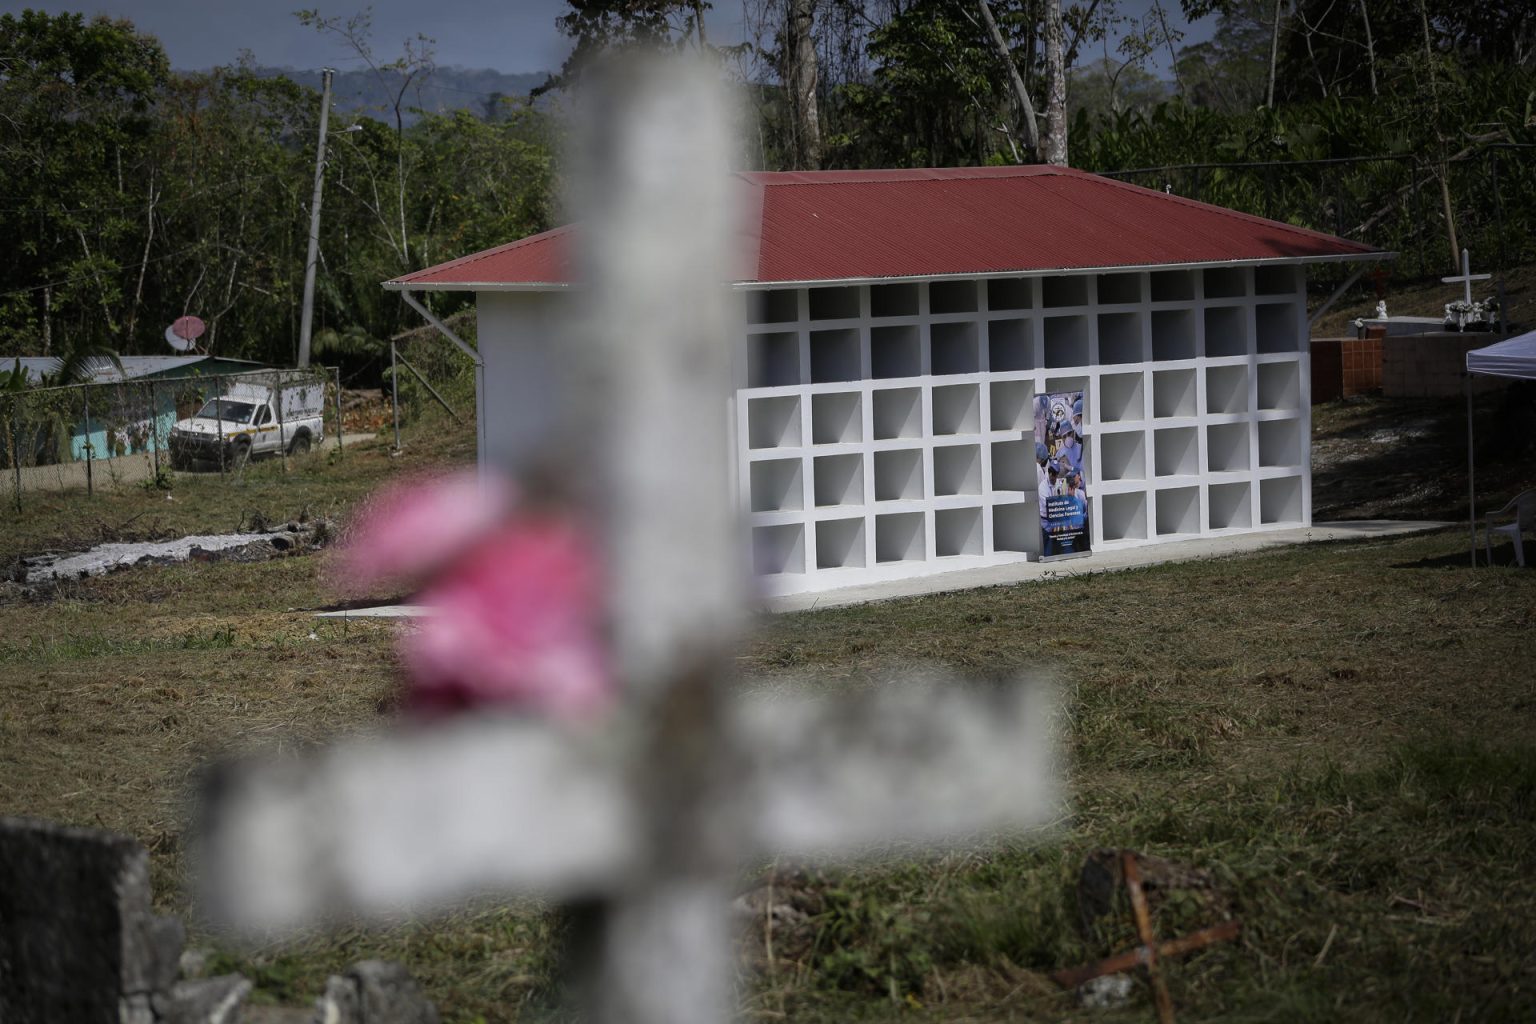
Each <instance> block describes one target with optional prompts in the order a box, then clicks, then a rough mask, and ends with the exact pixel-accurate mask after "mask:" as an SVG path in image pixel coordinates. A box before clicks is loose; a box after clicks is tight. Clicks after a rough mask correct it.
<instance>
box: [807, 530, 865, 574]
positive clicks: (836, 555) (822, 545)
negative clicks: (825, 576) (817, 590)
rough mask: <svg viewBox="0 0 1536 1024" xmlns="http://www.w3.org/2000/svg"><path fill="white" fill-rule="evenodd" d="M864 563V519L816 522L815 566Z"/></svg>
mask: <svg viewBox="0 0 1536 1024" xmlns="http://www.w3.org/2000/svg"><path fill="white" fill-rule="evenodd" d="M863 564H864V520H863V519H862V518H860V519H824V520H822V521H821V522H819V523H817V524H816V568H818V569H842V568H846V567H856V566H862V565H863Z"/></svg>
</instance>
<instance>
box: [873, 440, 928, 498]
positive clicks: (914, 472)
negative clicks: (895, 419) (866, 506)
mask: <svg viewBox="0 0 1536 1024" xmlns="http://www.w3.org/2000/svg"><path fill="white" fill-rule="evenodd" d="M922 496H923V452H922V449H920V448H900V449H896V450H894V451H882V452H875V500H876V501H917V500H919V499H920V498H922Z"/></svg>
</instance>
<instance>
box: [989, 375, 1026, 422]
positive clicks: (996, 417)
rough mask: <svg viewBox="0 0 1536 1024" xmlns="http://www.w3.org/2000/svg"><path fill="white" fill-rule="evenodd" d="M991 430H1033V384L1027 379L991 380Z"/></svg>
mask: <svg viewBox="0 0 1536 1024" xmlns="http://www.w3.org/2000/svg"><path fill="white" fill-rule="evenodd" d="M991 387H992V403H991V405H992V416H991V419H992V423H991V427H992V429H993V430H1033V429H1034V425H1035V409H1034V402H1035V385H1034V384H1033V383H1031V382H1030V381H1027V380H998V381H993V382H992V385H991Z"/></svg>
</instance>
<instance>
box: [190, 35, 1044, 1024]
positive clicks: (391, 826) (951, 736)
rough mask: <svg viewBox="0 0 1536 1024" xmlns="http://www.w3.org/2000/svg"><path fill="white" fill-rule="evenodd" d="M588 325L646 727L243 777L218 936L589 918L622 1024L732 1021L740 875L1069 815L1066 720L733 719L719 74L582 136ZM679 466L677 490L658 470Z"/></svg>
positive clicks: (884, 696) (591, 412)
mask: <svg viewBox="0 0 1536 1024" xmlns="http://www.w3.org/2000/svg"><path fill="white" fill-rule="evenodd" d="M587 111H588V114H589V119H588V121H589V123H588V124H587V125H586V126H585V134H586V135H587V138H588V145H587V148H586V149H585V150H584V151H583V155H584V157H585V159H584V161H583V162H582V164H581V166H583V167H584V168H585V173H584V175H580V176H578V182H579V185H578V188H577V190H576V193H575V198H576V199H577V200H578V202H579V205H580V208H581V209H582V210H583V212H584V214H585V218H584V221H583V225H584V226H583V232H584V235H583V237H584V243H583V245H584V247H583V265H584V271H585V280H586V281H587V282H588V289H589V292H588V294H586V295H584V296H583V303H584V306H585V314H584V315H583V317H582V319H581V320H580V321H579V322H578V323H577V324H576V325H575V327H574V329H573V332H572V335H571V337H570V338H569V339H568V343H567V344H564V345H562V346H561V352H562V353H564V354H565V357H567V358H570V359H573V360H574V363H573V364H572V365H571V367H570V369H571V372H570V373H569V374H568V375H567V377H566V378H565V379H566V380H567V381H570V382H575V383H574V384H573V385H572V386H573V388H575V389H577V390H579V391H580V392H581V394H579V395H572V396H570V399H571V401H570V403H569V404H571V405H577V404H579V408H580V410H581V416H580V422H579V423H578V424H575V425H574V426H575V427H577V428H579V429H578V431H577V432H578V433H579V435H580V436H579V437H575V436H573V435H571V434H570V433H569V432H568V433H567V437H568V440H570V441H571V443H573V444H576V445H577V446H578V447H582V448H584V450H585V453H586V455H587V456H588V457H589V458H590V459H591V460H595V461H594V462H593V463H592V464H594V465H596V466H599V467H600V472H598V473H597V474H596V475H597V480H598V488H599V489H598V490H597V491H596V492H595V493H596V494H597V496H598V498H600V499H601V508H602V510H603V521H604V530H605V540H606V553H607V558H608V569H609V573H608V578H609V580H610V582H611V585H612V596H611V599H610V601H611V606H610V610H609V612H610V621H611V627H612V643H613V653H614V657H615V663H616V670H617V673H618V678H619V679H620V681H621V683H622V685H623V687H624V694H623V707H622V709H621V711H620V713H618V714H617V715H615V716H614V720H613V721H610V722H608V723H606V724H605V725H603V726H601V727H600V728H595V729H585V730H584V729H583V728H581V727H579V726H568V725H561V724H557V723H553V722H549V721H545V720H542V719H536V718H531V717H492V716H467V717H465V718H463V719H461V720H458V721H456V722H453V723H451V724H448V725H445V726H434V727H431V728H427V727H422V728H418V729H415V730H413V731H410V732H406V733H401V734H398V735H395V736H393V737H390V738H385V739H370V740H356V741H352V742H347V743H342V744H339V745H336V746H334V747H331V748H328V749H324V750H321V751H319V752H316V753H314V754H312V755H310V756H308V757H306V758H303V759H300V760H290V761H287V762H269V763H260V762H258V763H246V764H242V765H236V766H232V767H230V768H228V769H227V770H225V771H223V772H222V773H221V774H220V775H219V776H218V785H217V786H216V787H215V790H214V792H213V794H212V795H211V796H210V797H209V799H208V801H207V803H206V804H205V807H204V811H205V825H204V829H203V832H202V838H201V863H202V868H203V873H204V881H205V893H206V896H207V899H208V905H209V906H210V909H211V910H212V911H213V912H214V914H215V915H216V916H217V917H220V918H222V919H223V920H224V921H225V922H227V923H230V924H233V925H235V926H237V927H240V928H243V929H246V930H248V931H253V932H258V933H266V934H270V933H272V932H280V931H283V930H288V929H293V928H296V927H300V926H303V925H306V924H310V923H312V922H315V921H317V920H321V921H323V920H325V919H327V918H330V917H334V916H340V915H354V914H362V915H366V916H375V917H388V916H390V915H396V914H404V913H409V912H412V911H415V910H420V909H425V908H430V907H432V906H435V905H440V904H442V903H443V902H445V901H449V900H453V899H457V898H462V897H465V896H469V895H473V894H477V893H487V892H498V891H505V890H520V891H532V892H537V893H540V894H544V895H548V896H552V897H555V898H559V899H569V900H574V899H580V900H582V901H583V903H584V905H587V906H592V907H595V908H596V910H595V913H594V914H593V915H591V917H592V919H591V921H590V922H589V934H587V935H586V936H584V939H585V942H583V943H582V944H581V948H582V949H584V950H585V951H584V952H582V953H579V954H578V955H579V956H580V957H581V958H582V962H580V963H578V964H575V965H573V966H574V967H575V969H576V974H577V976H578V977H579V978H581V979H582V980H583V982H584V988H585V991H586V998H587V999H589V1000H590V1005H589V1007H588V1010H589V1012H590V1013H591V1015H592V1017H593V1018H594V1019H595V1020H598V1021H600V1022H618V1021H624V1022H634V1024H691V1022H699V1024H709V1022H716V1021H721V1020H725V1019H726V1018H727V1017H728V1016H729V1014H730V1006H731V992H730V984H731V982H730V979H731V975H732V972H731V947H732V935H731V933H730V918H729V895H730V894H729V891H728V890H729V887H730V883H731V879H732V872H733V871H734V869H735V867H736V865H737V864H738V863H740V862H741V860H742V858H744V857H749V856H762V855H765V854H788V855H791V856H796V857H815V856H846V855H850V854H861V853H868V852H870V850H871V848H872V847H876V846H879V845H881V844H891V843H896V842H899V843H902V844H905V845H906V846H907V848H908V849H910V844H913V843H918V844H925V845H928V846H930V847H942V846H945V845H956V844H962V843H972V842H974V841H975V839H976V834H977V833H980V832H985V831H989V830H998V829H1007V828H1018V827H1020V826H1028V825H1033V824H1038V823H1040V822H1041V821H1043V820H1045V819H1046V818H1047V817H1048V816H1049V815H1050V814H1051V813H1052V811H1053V807H1054V801H1053V794H1052V787H1051V781H1052V778H1053V776H1054V771H1053V764H1052V760H1051V744H1050V742H1049V738H1048V735H1047V733H1048V730H1049V728H1050V725H1049V719H1050V708H1049V706H1048V699H1049V698H1048V695H1047V694H1046V693H1045V691H1044V690H1043V689H1042V688H1041V687H1038V686H1000V685H993V686H987V687H974V686H970V685H966V684H962V683H960V682H958V681H954V680H948V681H946V680H928V681H909V682H908V683H906V684H903V685H894V684H893V685H890V686H887V687H884V688H882V689H878V690H875V691H872V692H871V693H870V694H869V695H867V696H864V697H860V698H851V699H849V698H844V699H833V698H827V699H821V700H818V699H807V698H803V697H790V696H780V697H772V696H758V697H756V698H753V699H741V698H738V697H736V696H735V695H734V694H733V693H732V692H731V686H732V679H731V671H730V670H731V664H732V655H733V652H734V650H735V648H736V645H737V642H738V640H739V638H740V636H741V633H742V631H743V629H744V627H745V625H746V623H747V621H748V618H749V604H748V601H747V600H746V594H747V589H748V588H747V581H746V571H745V562H746V551H745V544H744V542H743V537H742V536H741V530H740V528H739V524H738V522H737V513H736V511H735V510H734V509H733V508H732V507H731V504H730V499H729V494H730V488H729V487H728V486H727V485H726V481H727V479H728V474H727V459H728V445H727V443H726V439H725V438H724V437H723V436H722V431H721V429H720V427H721V424H724V423H726V422H727V417H726V415H725V404H726V401H727V398H728V395H729V380H730V372H729V371H730V359H731V352H730V339H732V338H733V337H734V336H735V332H736V329H737V328H736V323H735V319H734V316H735V314H734V312H733V306H732V299H731V296H730V293H729V290H728V289H727V287H726V283H727V282H726V278H727V277H728V276H729V274H730V272H731V267H732V266H733V263H734V260H733V258H732V257H733V255H734V253H733V249H732V246H733V244H734V238H735V235H734V233H733V230H732V229H733V226H734V221H733V218H732V209H731V201H732V198H733V197H732V195H731V193H730V192H729V187H730V186H729V185H728V180H729V176H728V175H727V174H726V173H725V172H726V169H727V166H728V164H729V158H730V156H731V153H730V147H729V142H728V132H727V129H726V121H727V111H726V103H725V101H724V99H723V98H722V89H721V84H720V81H719V79H718V73H717V72H716V71H714V70H710V69H705V68H699V67H693V66H691V65H684V64H676V63H674V64H667V65H654V66H653V65H647V66H643V67H642V66H634V67H631V68H629V69H627V72H626V73H624V74H622V75H617V74H616V75H615V76H614V77H613V78H611V79H610V80H609V81H608V82H607V83H606V87H605V89H603V91H600V92H599V93H598V94H597V95H596V96H595V97H594V98H593V100H592V102H591V103H589V105H588V107H587ZM658 447H659V448H660V450H662V451H666V452H668V453H669V457H668V458H667V459H664V460H660V461H659V462H658V460H656V459H655V458H654V457H653V456H652V455H651V454H650V453H651V452H653V451H655V450H657V448H658Z"/></svg>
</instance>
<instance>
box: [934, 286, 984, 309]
mask: <svg viewBox="0 0 1536 1024" xmlns="http://www.w3.org/2000/svg"><path fill="white" fill-rule="evenodd" d="M928 312H929V313H934V314H944V313H974V312H976V282H975V281H935V282H933V283H932V284H930V285H929V286H928Z"/></svg>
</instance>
